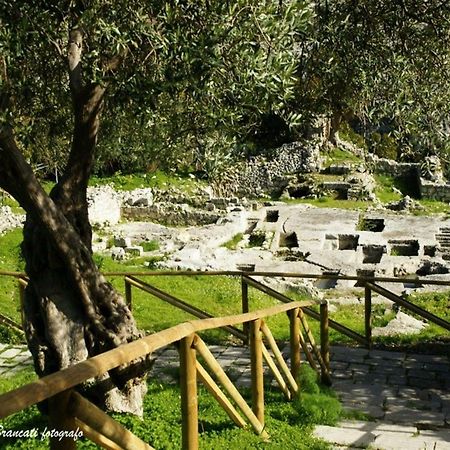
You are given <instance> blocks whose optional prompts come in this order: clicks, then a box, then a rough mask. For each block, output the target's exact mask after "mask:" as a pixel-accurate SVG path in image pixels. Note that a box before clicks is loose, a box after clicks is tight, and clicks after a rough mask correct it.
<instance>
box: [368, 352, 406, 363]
mask: <svg viewBox="0 0 450 450" xmlns="http://www.w3.org/2000/svg"><path fill="white" fill-rule="evenodd" d="M368 357H369V358H371V359H386V360H393V361H403V360H404V359H405V358H406V353H404V352H387V351H383V350H370V351H369V355H368Z"/></svg>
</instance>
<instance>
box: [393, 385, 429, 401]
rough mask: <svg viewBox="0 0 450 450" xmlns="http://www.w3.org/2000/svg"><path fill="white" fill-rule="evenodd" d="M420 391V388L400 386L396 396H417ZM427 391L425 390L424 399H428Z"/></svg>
mask: <svg viewBox="0 0 450 450" xmlns="http://www.w3.org/2000/svg"><path fill="white" fill-rule="evenodd" d="M421 392H422V390H421V389H416V388H412V387H400V388H399V390H398V393H397V397H399V398H414V397H417V398H419V394H420V393H421ZM428 398H429V397H428V391H427V396H426V400H427V399H428Z"/></svg>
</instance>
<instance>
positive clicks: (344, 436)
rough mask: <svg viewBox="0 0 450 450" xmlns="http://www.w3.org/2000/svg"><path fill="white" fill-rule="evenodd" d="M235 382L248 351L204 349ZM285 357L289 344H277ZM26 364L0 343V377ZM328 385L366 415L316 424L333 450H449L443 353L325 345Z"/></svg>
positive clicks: (20, 353) (163, 366)
mask: <svg viewBox="0 0 450 450" xmlns="http://www.w3.org/2000/svg"><path fill="white" fill-rule="evenodd" d="M209 348H210V350H211V352H212V353H213V354H214V355H215V356H216V357H217V358H218V360H219V361H220V363H221V365H222V367H223V368H224V369H225V370H226V371H227V373H228V375H229V376H230V378H231V379H232V380H233V381H234V382H235V383H236V385H237V386H241V387H249V386H250V372H249V366H250V355H249V352H248V349H245V348H242V347H233V346H214V345H211V346H210V347H209ZM283 353H284V354H285V356H286V357H287V356H288V355H289V348H288V346H286V347H285V348H283ZM178 364H179V358H178V352H177V350H176V349H175V348H173V347H167V348H164V349H162V350H160V351H159V352H157V354H156V360H155V364H154V367H153V369H152V376H155V377H157V378H158V379H160V380H161V381H164V382H168V383H175V382H176V379H177V374H178V367H179V366H178ZM29 365H31V357H30V354H29V353H28V351H27V349H26V348H25V347H23V346H11V345H4V344H0V376H12V375H14V374H15V373H17V372H18V371H20V370H22V369H23V368H25V367H27V366H29ZM331 369H332V378H333V388H334V389H335V390H336V392H337V393H338V395H339V397H340V399H341V401H342V403H343V405H344V408H345V409H347V410H356V411H360V412H363V413H365V414H367V416H368V418H369V420H368V421H363V422H361V421H344V422H342V423H340V424H339V425H338V426H336V427H329V426H318V427H316V430H315V434H316V435H317V436H319V437H321V438H323V439H324V440H326V441H328V442H330V443H332V444H333V445H334V446H335V448H336V449H343V448H346V449H348V448H367V447H369V448H371V449H380V450H381V449H383V450H405V449H408V450H409V449H411V450H416V449H417V450H450V358H449V357H448V356H438V355H418V354H407V353H400V352H385V351H378V350H371V351H369V350H366V349H361V348H348V347H333V348H332V352H331Z"/></svg>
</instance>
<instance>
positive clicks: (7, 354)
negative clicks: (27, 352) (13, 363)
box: [0, 347, 21, 359]
mask: <svg viewBox="0 0 450 450" xmlns="http://www.w3.org/2000/svg"><path fill="white" fill-rule="evenodd" d="M20 351H21V348H14V347H10V348H8V349H7V350H5V351H4V352H3V353H2V354H1V355H0V357H1V358H2V359H9V358H14V357H16V356H17V355H18V354H19V353H20Z"/></svg>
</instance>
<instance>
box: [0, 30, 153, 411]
mask: <svg viewBox="0 0 450 450" xmlns="http://www.w3.org/2000/svg"><path fill="white" fill-rule="evenodd" d="M69 41H70V42H69V49H68V50H69V51H68V58H69V75H70V77H69V79H70V87H71V92H72V99H73V110H74V132H73V138H72V147H71V152H70V156H69V159H68V162H67V167H66V169H65V172H64V174H63V176H62V177H61V179H60V181H59V183H58V184H57V185H56V186H55V187H54V189H53V190H52V192H51V193H50V195H47V194H46V193H45V192H44V190H43V189H42V187H41V186H40V184H39V182H38V181H37V179H36V178H35V176H34V173H33V171H32V170H31V167H30V166H29V164H28V163H27V162H26V161H25V159H24V157H23V155H22V154H21V152H20V150H19V149H18V146H17V143H16V140H15V138H14V133H13V130H12V129H11V128H10V127H8V126H3V127H1V128H0V187H2V188H3V189H5V190H6V191H7V192H9V193H10V194H11V195H12V196H13V197H14V198H16V199H17V200H18V201H19V203H20V205H21V206H22V207H23V208H24V209H25V211H26V213H27V219H26V224H25V227H24V241H23V244H22V250H23V255H24V258H25V261H26V272H27V275H28V276H29V284H28V286H27V288H26V291H25V301H24V328H25V332H26V337H27V341H28V346H29V348H30V351H31V353H32V355H33V358H34V365H35V369H36V372H37V374H38V375H39V376H43V375H46V374H49V373H51V372H55V371H57V370H60V369H62V368H65V367H68V366H70V365H73V364H75V363H77V362H79V361H83V360H85V359H86V358H88V357H90V356H93V355H97V354H99V353H102V352H104V351H107V350H110V349H112V348H115V347H117V346H119V345H121V344H123V343H126V342H130V341H132V340H135V339H137V338H139V337H141V334H140V332H139V330H138V329H137V326H136V323H135V321H134V318H133V316H132V314H131V312H130V310H129V308H128V307H127V305H126V304H125V302H124V300H123V298H122V297H121V296H120V295H119V294H118V293H117V292H116V291H115V290H114V289H113V288H112V286H111V285H110V283H108V282H107V281H106V280H105V278H104V277H103V276H102V274H101V273H100V272H99V270H98V268H97V267H96V265H95V263H94V261H93V259H92V250H91V237H92V232H91V227H90V224H89V220H88V211H87V200H86V190H87V185H88V179H89V176H90V173H91V169H92V165H93V162H94V147H95V143H96V139H97V131H98V127H99V116H100V111H101V107H102V101H103V96H104V93H105V89H106V86H100V85H96V84H88V85H84V84H83V83H82V80H81V70H80V59H81V48H82V35H81V33H80V32H79V31H78V30H74V31H73V32H71V35H70V39H69ZM110 64H111V65H112V64H115V63H114V62H111V61H110ZM111 67H112V66H111ZM147 363H148V358H143V359H142V360H139V361H135V363H133V364H132V365H130V366H128V367H124V368H120V369H117V370H114V371H111V372H110V373H108V374H105V376H104V377H102V380H97V382H96V383H94V384H93V385H92V386H85V390H86V392H85V394H86V395H88V396H89V397H90V398H91V399H93V400H94V401H95V402H96V403H97V404H99V405H100V406H102V407H104V408H106V409H109V410H114V411H125V412H132V413H135V414H138V415H141V414H142V404H143V397H144V395H145V391H146V384H145V380H144V379H143V376H144V374H145V370H146V366H147Z"/></svg>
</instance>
